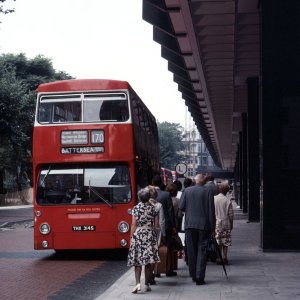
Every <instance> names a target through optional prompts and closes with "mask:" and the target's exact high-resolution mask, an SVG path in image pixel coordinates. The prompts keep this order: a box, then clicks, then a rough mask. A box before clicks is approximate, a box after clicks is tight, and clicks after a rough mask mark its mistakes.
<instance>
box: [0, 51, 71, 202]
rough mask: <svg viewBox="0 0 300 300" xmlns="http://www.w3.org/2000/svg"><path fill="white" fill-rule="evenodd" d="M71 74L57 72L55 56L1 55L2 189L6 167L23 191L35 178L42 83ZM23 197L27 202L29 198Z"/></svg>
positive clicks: (65, 77)
mask: <svg viewBox="0 0 300 300" xmlns="http://www.w3.org/2000/svg"><path fill="white" fill-rule="evenodd" d="M70 78H72V77H71V76H70V75H68V74H67V73H64V72H61V71H60V72H56V71H55V70H54V68H53V66H52V62H51V60H50V59H48V58H45V57H43V56H42V55H39V56H37V57H35V58H33V59H27V58H26V56H25V55H24V54H18V55H14V54H3V55H1V56H0V128H1V132H0V193H3V180H4V170H7V171H8V172H9V173H10V174H12V175H13V177H14V178H15V183H16V185H17V189H18V190H19V191H21V190H22V188H23V185H24V179H28V177H29V178H31V175H32V168H31V145H32V132H33V121H34V112H35V101H36V89H37V87H38V85H39V84H40V83H43V82H50V81H55V80H62V79H70ZM25 183H26V182H25ZM20 195H21V193H20ZM21 200H22V201H23V202H25V199H22V198H21Z"/></svg>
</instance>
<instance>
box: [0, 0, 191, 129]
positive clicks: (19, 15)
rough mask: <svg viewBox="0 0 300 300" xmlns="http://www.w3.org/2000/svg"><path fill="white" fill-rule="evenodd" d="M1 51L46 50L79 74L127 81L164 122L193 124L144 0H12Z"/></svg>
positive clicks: (1, 30) (58, 66)
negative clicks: (146, 17)
mask: <svg viewBox="0 0 300 300" xmlns="http://www.w3.org/2000/svg"><path fill="white" fill-rule="evenodd" d="M4 7H5V8H7V7H14V8H15V12H14V13H12V14H8V15H1V16H0V18H1V19H0V20H1V21H2V23H1V24H0V55H1V54H4V53H14V54H18V53H25V55H26V57H27V58H34V57H35V56H37V55H40V54H41V55H44V56H45V57H47V58H50V59H51V60H52V63H53V66H54V68H55V70H56V71H64V72H67V73H68V74H70V75H71V76H73V77H75V78H77V79H93V78H98V79H116V80H124V81H128V82H129V83H130V85H131V86H132V87H133V89H134V90H135V91H136V92H137V94H138V95H139V96H140V98H141V99H142V101H143V102H144V103H145V104H146V105H147V107H148V108H149V109H150V111H151V112H152V114H153V115H154V116H155V118H156V119H157V120H158V121H159V122H164V121H167V122H172V123H180V124H181V125H182V126H183V127H185V126H186V125H187V124H189V123H190V122H191V121H190V117H186V116H189V113H187V110H186V106H185V104H184V100H183V99H182V96H181V93H180V92H179V91H178V85H177V84H176V83H175V82H174V81H173V74H172V73H171V72H169V71H168V63H167V60H165V59H163V58H162V57H161V46H160V45H159V44H158V43H156V42H155V41H153V26H152V25H151V24H149V23H147V22H146V21H144V20H143V19H142V0H85V1H84V0H26V1H24V0H16V2H13V1H12V0H7V1H6V2H5V3H4Z"/></svg>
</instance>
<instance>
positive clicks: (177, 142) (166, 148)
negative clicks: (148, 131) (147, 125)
mask: <svg viewBox="0 0 300 300" xmlns="http://www.w3.org/2000/svg"><path fill="white" fill-rule="evenodd" d="M157 125H158V126H157V127H158V135H159V144H160V159H161V164H162V166H163V167H165V168H167V169H171V170H174V169H175V166H176V164H178V163H179V162H180V161H181V160H182V155H181V154H180V151H181V150H183V149H184V144H183V142H182V132H183V128H182V126H180V124H177V123H169V122H162V123H158V124H157Z"/></svg>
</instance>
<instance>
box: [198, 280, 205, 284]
mask: <svg viewBox="0 0 300 300" xmlns="http://www.w3.org/2000/svg"><path fill="white" fill-rule="evenodd" d="M203 284H205V281H204V280H200V279H196V285H203Z"/></svg>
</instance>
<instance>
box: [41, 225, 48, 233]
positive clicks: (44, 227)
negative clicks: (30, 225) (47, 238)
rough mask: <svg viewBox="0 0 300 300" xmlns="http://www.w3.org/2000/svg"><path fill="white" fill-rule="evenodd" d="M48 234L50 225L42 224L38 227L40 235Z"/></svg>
mask: <svg viewBox="0 0 300 300" xmlns="http://www.w3.org/2000/svg"><path fill="white" fill-rule="evenodd" d="M49 232H50V225H49V224H48V223H42V224H41V225H40V233H41V234H49Z"/></svg>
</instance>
